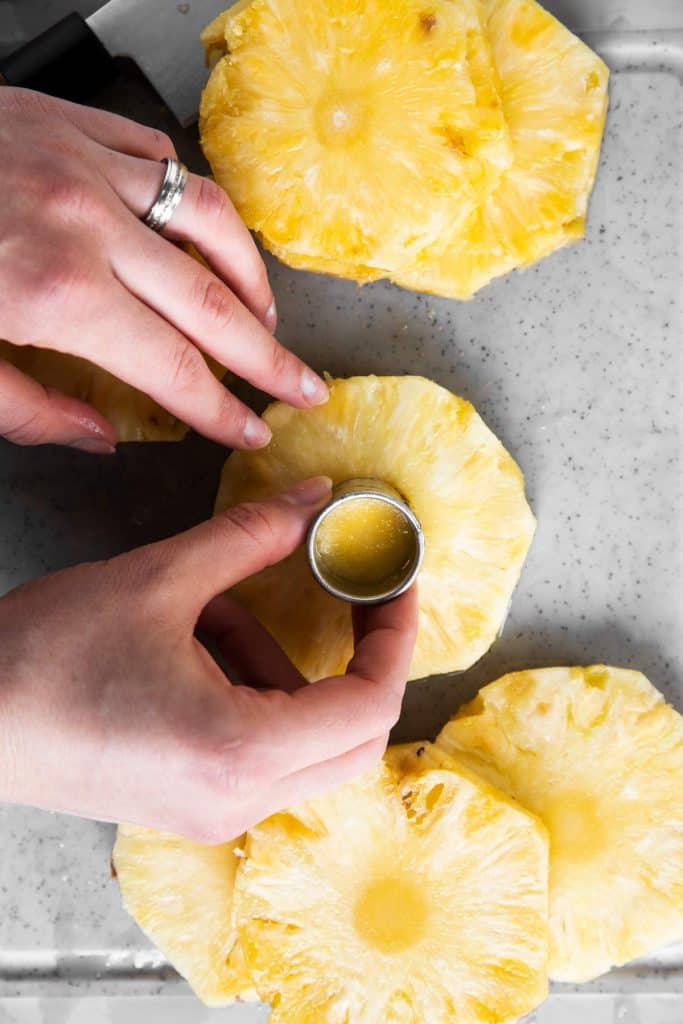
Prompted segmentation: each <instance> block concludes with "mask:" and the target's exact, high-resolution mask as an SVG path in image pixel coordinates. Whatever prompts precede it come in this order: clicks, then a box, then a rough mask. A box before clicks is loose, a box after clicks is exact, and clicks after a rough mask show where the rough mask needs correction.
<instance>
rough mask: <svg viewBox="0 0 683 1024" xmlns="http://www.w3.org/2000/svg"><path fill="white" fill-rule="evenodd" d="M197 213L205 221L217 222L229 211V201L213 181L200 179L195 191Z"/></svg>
mask: <svg viewBox="0 0 683 1024" xmlns="http://www.w3.org/2000/svg"><path fill="white" fill-rule="evenodd" d="M196 208H197V212H198V213H199V214H200V215H201V217H202V218H206V220H207V221H208V220H217V219H220V218H221V217H224V216H225V214H226V213H227V212H228V211H229V210H230V200H229V199H228V197H227V195H226V194H225V192H224V191H223V189H222V188H221V187H220V185H217V184H216V182H215V181H211V179H210V178H201V179H200V181H199V188H198V189H197V200H196Z"/></svg>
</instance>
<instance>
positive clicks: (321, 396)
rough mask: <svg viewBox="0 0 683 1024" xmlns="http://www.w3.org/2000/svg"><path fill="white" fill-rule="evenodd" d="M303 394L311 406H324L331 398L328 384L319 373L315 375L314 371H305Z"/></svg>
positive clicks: (302, 381) (302, 380) (302, 384)
mask: <svg viewBox="0 0 683 1024" xmlns="http://www.w3.org/2000/svg"><path fill="white" fill-rule="evenodd" d="M301 394H302V395H303V396H304V398H305V399H306V401H307V402H308V403H309V405H322V404H323V402H326V401H327V399H328V398H329V397H330V392H329V390H328V388H327V384H326V383H325V381H324V380H321V378H320V377H319V376H318V374H317V373H313V370H304V372H303V375H302V377H301Z"/></svg>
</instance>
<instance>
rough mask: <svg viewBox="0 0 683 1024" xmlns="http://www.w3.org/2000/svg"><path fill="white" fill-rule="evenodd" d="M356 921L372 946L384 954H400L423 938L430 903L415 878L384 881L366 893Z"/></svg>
mask: <svg viewBox="0 0 683 1024" xmlns="http://www.w3.org/2000/svg"><path fill="white" fill-rule="evenodd" d="M353 918H354V921H353V923H354V925H355V928H356V931H357V932H358V934H359V935H360V937H361V939H363V940H364V941H365V942H367V943H368V945H370V946H372V947H374V948H375V949H378V950H379V951H380V952H382V953H397V952H398V951H399V950H403V949H408V948H409V947H410V946H413V945H415V944H416V943H417V942H419V941H420V940H421V939H422V936H423V935H424V932H425V929H426V924H427V901H426V899H425V896H424V894H423V893H422V892H420V887H419V885H418V884H417V883H416V881H415V880H414V879H412V878H380V879H378V880H374V881H372V882H371V883H370V884H369V885H368V886H366V887H365V889H364V890H363V891H362V893H361V895H360V898H359V899H358V901H357V903H356V906H355V908H354V915H353Z"/></svg>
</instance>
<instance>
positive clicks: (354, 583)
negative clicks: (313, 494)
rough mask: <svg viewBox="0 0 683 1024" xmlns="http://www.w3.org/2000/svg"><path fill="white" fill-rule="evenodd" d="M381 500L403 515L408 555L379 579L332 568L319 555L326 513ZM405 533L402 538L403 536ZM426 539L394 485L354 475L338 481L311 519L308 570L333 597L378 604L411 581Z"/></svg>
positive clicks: (414, 575) (401, 589)
mask: <svg viewBox="0 0 683 1024" xmlns="http://www.w3.org/2000/svg"><path fill="white" fill-rule="evenodd" d="M368 500H371V501H380V502H385V503H386V504H387V505H390V506H392V507H393V508H394V509H396V510H397V511H398V512H399V513H400V514H401V516H402V518H403V521H404V525H405V527H406V534H407V538H408V545H407V547H408V557H407V558H405V559H404V560H402V562H401V564H399V565H397V566H396V567H395V569H393V570H392V571H390V573H389V574H388V575H386V576H384V577H383V578H381V579H377V580H371V581H368V580H362V581H360V580H354V579H347V578H346V577H344V576H342V575H340V574H339V573H337V572H335V571H334V569H333V568H332V567H331V566H330V564H329V561H328V560H327V559H326V558H325V557H323V556H322V554H321V551H320V548H319V543H318V540H319V538H318V533H319V530H320V527H321V525H322V524H323V523H324V522H325V520H326V519H327V518H328V516H334V515H335V512H337V511H338V510H339V509H340V507H342V506H348V505H349V504H350V503H352V502H359V501H363V502H367V501H368ZM406 534H404V539H405V537H406ZM424 549H425V540H424V533H423V531H422V526H421V525H420V521H419V520H418V518H417V517H416V515H415V513H414V512H413V510H412V509H411V508H410V506H409V505H408V504H407V502H406V501H405V500H404V499H403V498H402V496H401V495H400V494H399V493H398V491H397V490H395V488H393V487H391V486H390V485H389V484H387V483H385V482H384V481H383V480H375V479H373V478H370V477H354V479H352V480H345V481H344V482H343V483H340V484H338V485H337V486H336V487H335V488H334V489H333V491H332V497H331V499H330V501H329V502H328V503H327V505H325V506H324V508H322V509H321V511H320V512H319V513H318V515H317V516H316V518H315V519H314V520H313V523H312V524H311V527H310V529H309V532H308V538H307V541H306V552H307V555H308V564H309V566H310V568H311V572H312V573H313V575H314V577H315V578H316V580H317V581H318V583H319V584H320V586H321V587H323V588H324V589H325V590H326V591H327V592H328V593H329V594H332V596H333V597H338V598H341V600H342V601H349V602H350V603H351V604H380V603H381V602H382V601H390V600H391V599H392V598H394V597H398V595H399V594H402V593H403V591H404V590H407V589H408V587H409V586H410V585H411V583H413V581H414V580H415V578H416V576H417V574H418V573H419V571H420V567H421V565H422V559H423V557H424Z"/></svg>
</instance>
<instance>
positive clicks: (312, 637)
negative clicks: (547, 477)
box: [216, 376, 535, 680]
mask: <svg viewBox="0 0 683 1024" xmlns="http://www.w3.org/2000/svg"><path fill="white" fill-rule="evenodd" d="M330 391H331V397H330V400H329V402H328V403H327V404H326V405H324V406H319V407H317V408H316V409H309V410H300V409H293V408H291V407H290V406H287V405H285V404H283V403H274V404H273V405H271V406H270V407H269V409H268V410H267V411H266V413H265V419H266V422H267V423H268V424H269V426H270V427H271V429H272V431H273V440H272V442H271V444H270V445H269V447H268V448H266V449H263V450H261V451H258V452H234V453H233V454H232V455H231V456H230V458H229V459H228V461H227V463H226V465H225V469H224V471H223V476H222V479H221V485H220V489H219V493H218V497H217V501H216V509H217V510H222V509H224V508H226V507H228V506H230V505H236V504H239V503H240V502H243V501H254V500H260V499H263V498H266V497H268V496H272V495H274V494H276V493H278V492H280V491H282V490H284V489H285V488H287V487H289V486H290V485H292V484H293V483H295V482H296V481H298V480H301V479H303V478H305V477H309V476H316V475H319V474H326V475H328V476H330V477H331V478H332V480H333V481H334V483H335V484H337V483H341V482H342V481H344V480H347V479H349V478H351V477H375V478H378V479H380V480H384V481H385V482H386V483H388V484H390V485H391V486H392V487H394V488H395V489H396V490H397V491H398V492H399V493H400V494H401V495H402V496H403V498H404V499H405V500H407V502H408V504H409V505H410V506H411V508H412V510H413V512H414V513H415V515H416V516H417V518H418V519H419V520H420V522H421V524H422V528H423V531H424V535H425V558H424V562H423V567H422V570H421V573H420V577H419V585H418V589H419V600H420V621H419V630H418V639H417V645H416V649H415V655H414V658H413V663H412V666H411V673H410V675H411V678H420V677H423V676H427V675H432V674H435V673H445V672H452V671H455V670H459V669H466V668H468V667H469V666H470V665H472V664H473V663H474V662H475V661H476V660H477V659H478V658H480V657H481V656H482V655H483V654H484V653H485V651H487V650H488V648H489V647H490V646H491V644H492V643H493V641H494V640H495V638H496V636H497V635H498V633H499V631H500V628H501V625H502V623H503V621H504V618H505V615H506V612H507V608H508V605H509V602H510V598H511V595H512V591H513V589H514V587H515V584H516V582H517V580H518V578H519V574H520V572H521V568H522V564H523V562H524V558H525V556H526V553H527V550H528V548H529V545H530V543H531V539H532V536H533V532H534V525H535V523H534V518H533V515H532V513H531V511H530V509H529V506H528V504H527V502H526V499H525V497H524V480H523V477H522V474H521V472H520V470H519V468H518V467H517V465H516V464H515V463H514V461H513V460H512V458H511V457H510V455H509V454H508V453H507V452H506V451H505V449H504V448H503V446H502V445H501V444H500V442H499V441H498V440H497V438H496V437H495V436H494V435H493V434H492V433H491V431H490V430H489V429H488V428H487V427H486V426H485V424H484V423H483V422H482V420H481V419H480V417H479V416H478V415H477V413H476V411H475V410H474V408H473V407H472V406H471V405H470V404H469V403H468V402H465V401H464V400H463V399H461V398H458V397H456V396H455V395H453V394H451V393H450V392H449V391H447V390H445V389H444V388H442V387H439V386H438V385H437V384H434V383H432V382H431V381H428V380H425V379H423V378H421V377H409V376H406V377H353V378H350V379H346V380H335V381H331V382H330ZM235 596H236V597H237V598H238V599H239V600H240V602H241V603H242V604H243V605H245V606H246V607H247V608H248V609H249V610H250V611H251V612H253V613H254V614H255V615H256V617H257V618H258V619H260V621H261V622H262V623H263V624H264V625H265V627H266V628H267V629H268V630H269V631H270V632H271V633H272V634H273V636H275V638H276V639H277V640H278V642H279V643H280V645H281V646H282V647H283V649H284V650H285V651H286V653H287V654H288V655H289V657H290V658H291V659H292V660H293V662H294V663H295V664H296V665H297V667H298V668H299V670H300V671H301V672H302V673H303V674H304V675H305V676H306V677H307V678H308V679H311V680H313V679H318V678H320V677H322V676H327V675H335V674H340V673H343V672H344V671H345V670H346V665H347V663H348V661H349V659H350V657H351V654H352V649H353V633H352V627H351V613H350V607H349V605H348V604H346V603H345V602H343V601H339V600H337V599H336V598H333V597H331V596H330V595H329V594H328V593H327V592H326V591H324V590H322V588H320V587H319V586H318V584H317V583H316V582H315V580H314V578H313V576H312V574H311V572H310V569H309V567H308V564H307V562H306V557H305V552H304V551H303V550H302V549H300V550H298V551H296V552H295V553H294V554H293V555H291V556H290V557H289V558H287V559H286V560H285V561H284V562H281V563H279V564H278V565H274V566H271V567H270V568H268V569H266V570H264V571H263V572H261V573H259V574H258V575H256V576H252V577H251V578H250V579H248V580H245V581H244V582H243V583H241V584H240V585H239V586H238V587H237V588H236V590H235Z"/></svg>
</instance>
